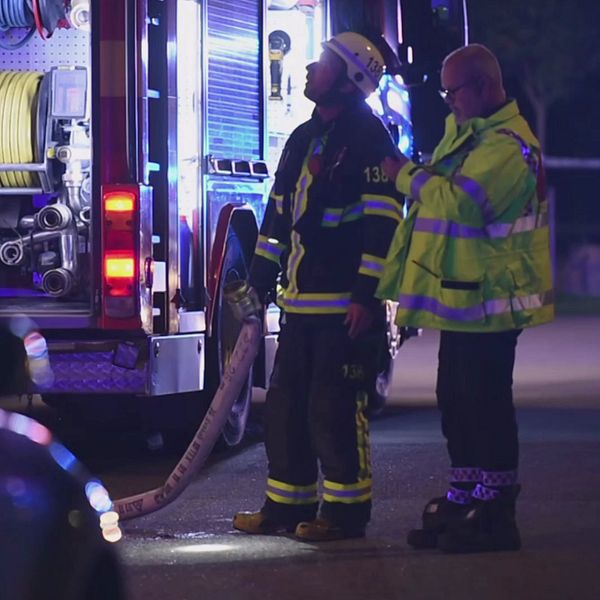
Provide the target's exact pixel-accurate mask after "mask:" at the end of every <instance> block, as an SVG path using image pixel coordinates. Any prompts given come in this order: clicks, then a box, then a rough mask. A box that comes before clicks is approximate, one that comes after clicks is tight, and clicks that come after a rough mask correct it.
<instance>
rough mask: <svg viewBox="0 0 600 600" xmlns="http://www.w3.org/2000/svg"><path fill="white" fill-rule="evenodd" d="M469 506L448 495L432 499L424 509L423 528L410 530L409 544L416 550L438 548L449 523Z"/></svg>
mask: <svg viewBox="0 0 600 600" xmlns="http://www.w3.org/2000/svg"><path fill="white" fill-rule="evenodd" d="M469 506H470V505H464V504H457V503H456V502H450V500H448V499H447V498H446V496H440V497H439V498H433V499H431V500H430V501H429V502H428V503H427V504H426V505H425V508H424V509H423V528H422V529H411V530H410V531H409V532H408V535H407V536H406V541H407V543H408V545H409V546H412V547H413V548H414V549H415V550H425V549H429V548H437V545H438V538H439V536H440V535H441V534H442V533H444V532H445V531H446V528H447V526H448V523H449V522H450V521H454V520H456V519H458V518H460V517H461V516H462V515H463V514H464V513H465V510H468V508H469Z"/></svg>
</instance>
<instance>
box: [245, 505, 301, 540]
mask: <svg viewBox="0 0 600 600" xmlns="http://www.w3.org/2000/svg"><path fill="white" fill-rule="evenodd" d="M296 525H297V522H291V521H290V522H288V523H284V522H279V521H276V520H274V519H272V518H269V516H268V515H266V514H265V513H264V512H263V511H262V510H258V511H256V512H245V511H242V512H238V513H236V514H235V515H234V517H233V527H234V529H237V530H239V531H243V532H244V533H252V534H255V535H272V534H274V533H286V532H287V533H293V532H294V531H295V529H296Z"/></svg>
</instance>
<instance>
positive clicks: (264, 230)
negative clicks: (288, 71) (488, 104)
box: [233, 33, 402, 541]
mask: <svg viewBox="0 0 600 600" xmlns="http://www.w3.org/2000/svg"><path fill="white" fill-rule="evenodd" d="M306 70H307V76H306V87H305V89H304V94H305V95H306V97H307V98H309V99H310V100H312V101H313V102H314V103H315V110H314V112H313V115H312V117H311V118H310V119H309V120H308V121H306V122H305V123H303V124H302V125H300V126H299V127H297V128H296V130H295V131H294V132H293V133H292V135H291V136H290V138H289V139H288V141H287V143H286V145H285V148H284V150H283V153H282V155H281V160H280V162H279V166H278V168H277V172H276V174H275V183H274V185H273V189H272V190H271V193H270V195H269V201H268V204H267V208H266V212H265V217H264V220H263V223H262V225H261V228H260V234H259V237H258V241H257V244H256V249H255V251H254V257H253V259H252V264H251V266H250V283H251V284H252V285H253V287H254V288H255V289H256V290H257V292H258V294H259V296H260V298H261V299H262V301H263V302H264V303H265V304H267V303H268V302H269V300H270V299H273V297H274V296H275V294H274V293H273V291H274V289H275V288H276V287H277V284H280V285H279V288H280V290H281V291H280V293H279V295H278V298H277V301H278V304H279V305H280V307H281V308H282V309H283V311H284V316H285V322H284V323H283V325H282V328H281V332H280V335H279V346H278V349H277V356H276V358H275V368H274V370H273V375H272V377H271V381H270V386H269V390H268V392H267V398H266V403H265V411H266V412H265V427H266V434H265V445H266V450H267V457H268V461H269V474H268V479H267V482H266V487H265V499H264V504H263V506H262V508H261V509H260V510H258V511H255V512H238V513H237V514H236V515H235V517H234V521H233V526H234V527H235V528H236V529H239V530H241V531H245V532H247V533H253V534H268V533H273V532H277V531H281V530H283V531H285V530H287V531H291V532H294V533H295V535H296V537H298V538H300V539H302V540H308V541H326V540H337V539H342V538H351V537H360V536H363V535H364V534H365V530H366V526H367V523H368V521H369V519H370V516H371V498H372V494H371V486H372V480H371V465H370V450H369V430H368V423H367V415H366V412H365V409H366V406H367V403H368V397H369V394H370V393H374V392H372V390H374V389H375V380H376V375H377V372H378V371H380V370H381V367H380V363H379V362H378V357H379V356H381V354H380V352H382V351H384V350H385V349H386V346H385V344H386V341H385V340H386V336H385V311H384V307H383V306H382V304H381V302H380V301H378V300H377V299H375V297H374V293H375V289H376V287H377V284H378V282H379V277H380V273H381V271H382V270H383V264H384V261H385V257H386V255H387V252H388V248H389V244H390V240H391V239H392V236H393V234H394V231H395V229H396V227H397V225H398V222H399V221H400V219H401V215H402V199H401V196H400V194H398V193H397V192H395V190H394V186H393V185H392V182H391V181H390V180H389V179H387V177H385V175H384V173H383V171H382V170H381V164H380V163H381V160H382V158H383V157H384V156H386V155H388V154H393V153H394V143H393V141H392V139H391V137H390V135H389V133H388V132H387V130H386V128H385V126H384V125H383V123H382V122H381V120H380V119H379V118H378V117H377V116H376V115H374V114H373V113H372V111H371V109H370V107H369V106H368V104H367V103H366V102H365V97H366V96H368V95H369V94H371V93H372V92H373V91H374V90H375V89H376V87H377V83H378V81H379V77H380V75H381V73H382V71H383V60H382V58H381V54H380V53H379V52H378V51H377V50H376V49H375V48H374V46H373V45H372V44H371V43H370V42H369V41H368V40H367V39H366V38H363V37H362V36H360V35H358V34H355V33H343V34H340V35H337V36H335V37H334V38H333V39H331V40H329V41H328V42H326V43H325V44H324V48H323V52H322V54H321V57H320V58H319V60H318V61H317V62H315V63H312V64H310V65H308V66H307V69H306ZM319 475H322V478H323V493H322V494H319V492H318V485H317V484H318V481H319V479H320V477H319Z"/></svg>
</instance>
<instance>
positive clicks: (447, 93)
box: [438, 79, 473, 100]
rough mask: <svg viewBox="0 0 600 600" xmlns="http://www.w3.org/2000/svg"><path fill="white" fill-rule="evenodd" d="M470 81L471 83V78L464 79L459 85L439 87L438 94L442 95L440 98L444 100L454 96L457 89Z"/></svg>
mask: <svg viewBox="0 0 600 600" xmlns="http://www.w3.org/2000/svg"><path fill="white" fill-rule="evenodd" d="M471 83H473V80H472V79H467V81H465V82H464V83H461V84H460V85H457V86H456V87H454V88H440V89H439V90H438V94H439V95H440V96H441V97H442V100H446V99H447V98H454V96H456V93H457V92H458V91H459V90H461V89H462V88H464V87H466V86H468V85H470V84H471Z"/></svg>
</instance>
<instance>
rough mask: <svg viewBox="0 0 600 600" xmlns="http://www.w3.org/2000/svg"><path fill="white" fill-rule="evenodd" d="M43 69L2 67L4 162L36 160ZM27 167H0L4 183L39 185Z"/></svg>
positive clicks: (0, 158) (0, 160)
mask: <svg viewBox="0 0 600 600" xmlns="http://www.w3.org/2000/svg"><path fill="white" fill-rule="evenodd" d="M42 76H43V74H42V73H37V72H33V71H0V164H3V165H10V164H24V163H33V162H35V161H36V158H37V159H38V160H39V157H38V156H36V154H38V153H37V152H36V145H37V139H38V127H39V123H38V102H39V89H40V82H41V80H42ZM39 185H40V183H39V177H38V176H37V175H36V174H35V173H32V172H27V171H0V187H4V188H37V187H39Z"/></svg>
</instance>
